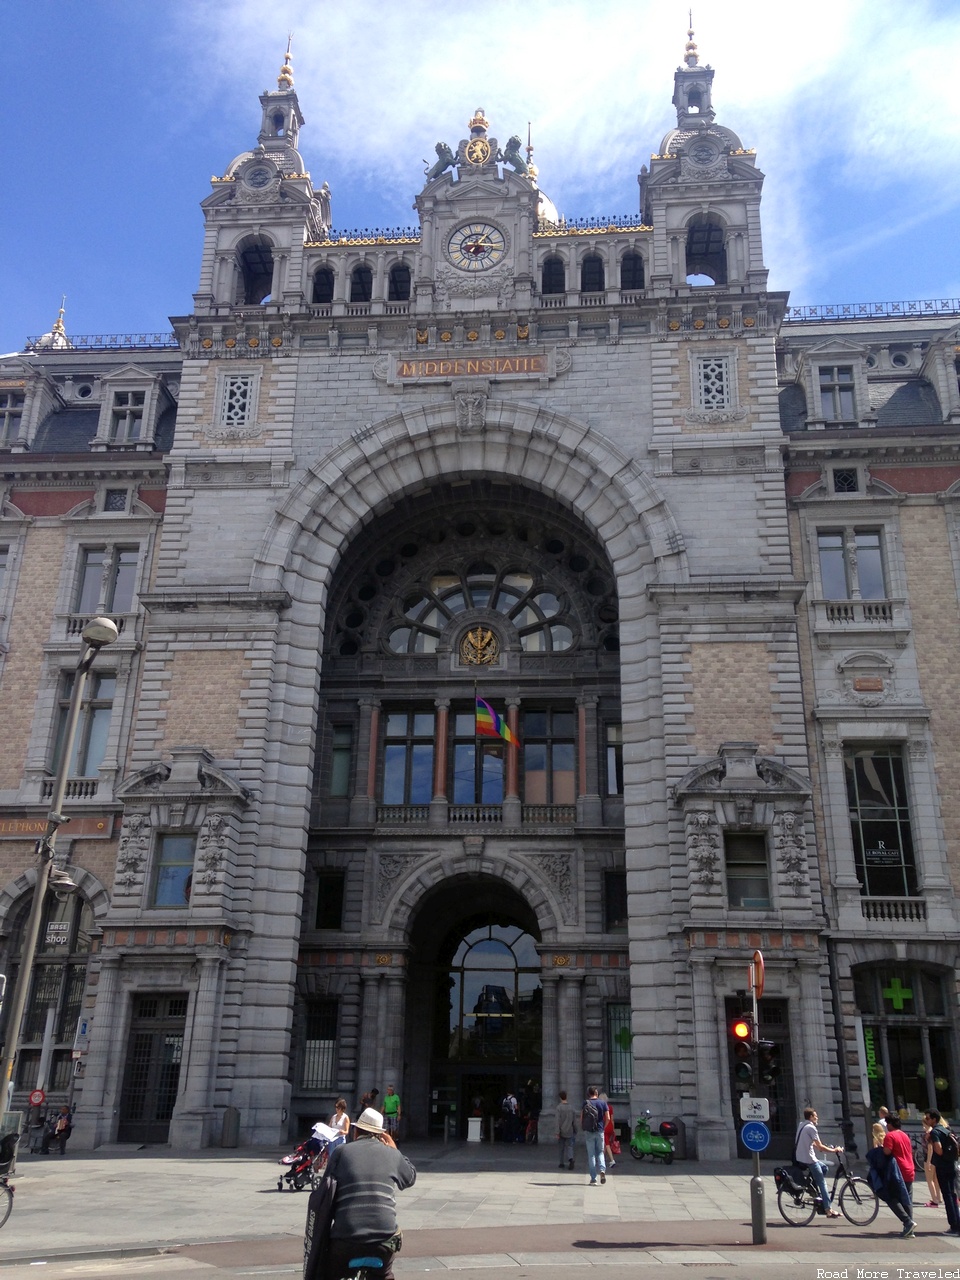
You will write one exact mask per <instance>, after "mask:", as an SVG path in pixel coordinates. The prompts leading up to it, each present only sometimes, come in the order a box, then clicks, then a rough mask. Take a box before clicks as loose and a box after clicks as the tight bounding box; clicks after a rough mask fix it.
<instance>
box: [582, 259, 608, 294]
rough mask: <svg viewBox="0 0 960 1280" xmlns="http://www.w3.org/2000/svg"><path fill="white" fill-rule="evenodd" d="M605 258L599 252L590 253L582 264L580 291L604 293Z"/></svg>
mask: <svg viewBox="0 0 960 1280" xmlns="http://www.w3.org/2000/svg"><path fill="white" fill-rule="evenodd" d="M605 288H606V285H605V284H604V281H603V259H602V258H601V257H600V255H599V254H598V253H588V254H587V256H586V257H585V258H584V260H583V262H582V263H581V264H580V292H581V293H603V291H604V289H605Z"/></svg>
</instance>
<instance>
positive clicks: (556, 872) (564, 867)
mask: <svg viewBox="0 0 960 1280" xmlns="http://www.w3.org/2000/svg"><path fill="white" fill-rule="evenodd" d="M530 861H531V862H532V863H533V865H534V866H535V867H537V868H538V869H539V870H540V872H541V874H542V875H543V876H544V877H545V878H546V879H547V880H548V881H549V882H550V885H551V887H552V889H553V891H554V893H555V894H556V897H557V901H558V902H559V903H560V908H561V910H562V911H563V918H564V920H565V921H569V920H571V919H572V917H573V914H574V902H573V870H572V868H571V865H570V855H569V854H567V853H538V854H534V856H533V857H532V858H531V859H530Z"/></svg>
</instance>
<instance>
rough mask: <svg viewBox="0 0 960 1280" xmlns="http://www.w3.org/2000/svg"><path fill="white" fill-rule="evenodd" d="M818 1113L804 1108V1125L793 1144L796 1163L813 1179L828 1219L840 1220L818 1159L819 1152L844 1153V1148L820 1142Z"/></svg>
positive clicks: (811, 1108)
mask: <svg viewBox="0 0 960 1280" xmlns="http://www.w3.org/2000/svg"><path fill="white" fill-rule="evenodd" d="M817 1119H818V1116H817V1113H816V1111H815V1110H814V1109H813V1107H804V1109H803V1124H802V1125H801V1126H800V1128H799V1129H798V1130H797V1138H796V1141H795V1142H794V1144H793V1151H794V1156H793V1158H794V1162H795V1163H796V1164H798V1165H800V1166H801V1167H802V1168H804V1169H807V1170H808V1171H809V1173H810V1176H811V1178H813V1181H814V1185H815V1186H816V1188H817V1191H818V1193H819V1195H820V1198H821V1199H822V1200H823V1211H824V1213H825V1214H826V1216H827V1217H828V1218H839V1217H840V1215H839V1213H837V1211H836V1210H835V1209H834V1208H832V1206H831V1204H830V1193H829V1191H828V1190H827V1181H826V1179H825V1178H824V1176H823V1171H824V1169H825V1168H826V1166H825V1165H823V1164H821V1162H820V1161H819V1160H818V1159H817V1156H816V1153H817V1152H818V1151H830V1152H833V1153H836V1152H838V1151H842V1150H843V1148H842V1147H827V1146H824V1144H823V1143H822V1142H821V1141H820V1133H819V1131H818V1129H817Z"/></svg>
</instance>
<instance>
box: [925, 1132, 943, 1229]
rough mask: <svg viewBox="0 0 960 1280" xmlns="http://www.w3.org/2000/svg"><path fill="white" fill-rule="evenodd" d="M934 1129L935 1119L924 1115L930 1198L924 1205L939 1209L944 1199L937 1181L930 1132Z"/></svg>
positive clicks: (926, 1171)
mask: <svg viewBox="0 0 960 1280" xmlns="http://www.w3.org/2000/svg"><path fill="white" fill-rule="evenodd" d="M932 1131H933V1121H932V1120H928V1119H927V1117H926V1116H924V1117H923V1176H924V1177H925V1178H926V1180H927V1195H928V1196H929V1197H930V1199H929V1200H928V1201H927V1203H926V1204H925V1205H924V1208H925V1209H939V1208H940V1206H941V1204H942V1203H943V1200H942V1199H941V1197H940V1184H939V1182H937V1175H936V1172H935V1171H934V1168H933V1147H932V1146H931V1145H930V1134H931V1132H932Z"/></svg>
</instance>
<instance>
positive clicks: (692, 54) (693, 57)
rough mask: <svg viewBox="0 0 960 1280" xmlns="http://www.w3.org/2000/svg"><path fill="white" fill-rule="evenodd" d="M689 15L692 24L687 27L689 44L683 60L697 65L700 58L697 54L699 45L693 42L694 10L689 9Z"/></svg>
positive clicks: (688, 64)
mask: <svg viewBox="0 0 960 1280" xmlns="http://www.w3.org/2000/svg"><path fill="white" fill-rule="evenodd" d="M687 15H688V20H689V24H690V25H689V26H688V27H687V44H686V48H685V49H684V51H683V60H684V62H685V63H686V64H687V66H688V67H695V66H696V65H697V63H698V62H699V60H700V59H699V55H698V54H697V46H696V45H695V44H694V42H693V10H692V9H688V10H687Z"/></svg>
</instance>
